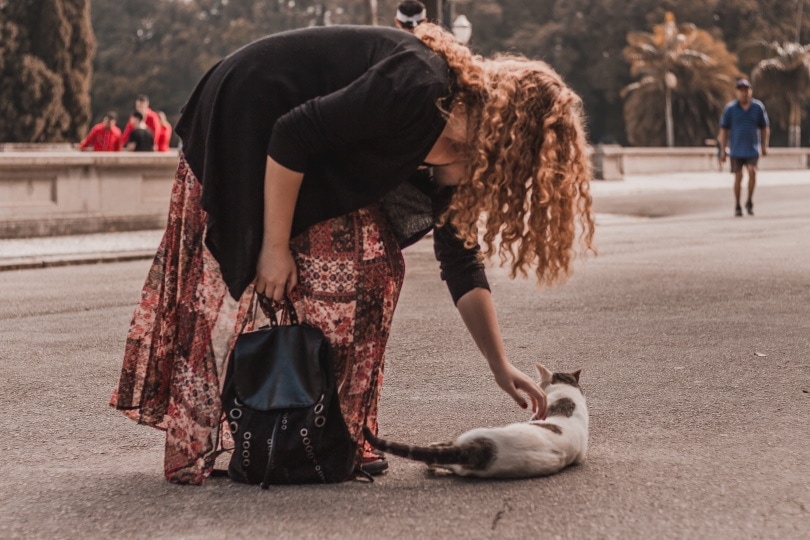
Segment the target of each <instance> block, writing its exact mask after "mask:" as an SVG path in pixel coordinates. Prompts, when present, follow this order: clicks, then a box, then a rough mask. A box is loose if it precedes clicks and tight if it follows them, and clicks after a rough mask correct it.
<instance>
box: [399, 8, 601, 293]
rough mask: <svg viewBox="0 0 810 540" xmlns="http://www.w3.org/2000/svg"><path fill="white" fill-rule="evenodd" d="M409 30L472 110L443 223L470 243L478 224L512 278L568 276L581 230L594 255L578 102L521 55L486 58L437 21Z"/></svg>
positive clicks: (545, 68)
mask: <svg viewBox="0 0 810 540" xmlns="http://www.w3.org/2000/svg"><path fill="white" fill-rule="evenodd" d="M415 34H416V35H417V36H418V37H419V38H420V39H422V41H424V42H425V43H426V44H427V45H428V46H429V47H430V48H431V49H433V50H434V51H436V52H437V53H438V54H440V55H442V56H443V57H444V58H445V60H446V61H447V63H448V65H449V66H450V69H451V70H453V72H454V74H455V75H456V84H457V86H458V89H457V94H456V100H457V101H460V102H461V103H463V104H464V106H465V109H466V111H467V113H468V123H467V130H468V133H467V155H466V156H465V157H466V158H467V159H466V163H467V165H466V169H467V170H466V174H465V175H464V177H463V178H462V180H461V181H460V183H459V185H458V186H457V188H456V191H455V194H454V195H453V198H452V201H451V203H450V206H449V208H448V209H447V212H446V213H445V215H444V216H442V220H441V221H447V220H449V221H450V222H451V223H452V224H453V225H454V226H455V227H456V229H457V231H458V235H459V237H460V238H462V239H464V240H465V243H466V244H467V245H468V246H473V245H475V244H476V243H477V241H478V230H479V223H480V225H481V227H482V228H483V235H482V238H483V244H484V245H483V254H484V255H485V256H486V257H492V256H493V255H495V254H496V253H497V254H498V256H499V258H500V261H501V264H502V265H506V264H509V266H510V270H511V271H510V276H511V277H513V278H514V277H516V276H517V275H518V274H520V275H522V276H524V277H526V276H527V275H528V272H529V271H531V270H533V271H534V273H535V274H536V276H537V281H538V283H539V284H541V285H542V284H552V283H554V282H555V281H557V280H558V279H560V278H564V277H567V276H568V275H569V274H570V272H571V262H572V259H573V256H574V254H575V248H574V240H575V238H576V235H577V232H576V229H577V226H579V227H580V229H581V231H580V240H581V244H582V246H584V248H585V249H586V250H591V251H594V248H593V234H594V220H593V215H592V211H591V203H592V201H591V195H590V188H589V185H590V179H591V177H592V173H591V165H590V158H589V156H588V153H587V142H586V138H585V127H584V119H583V112H582V100H581V99H580V98H579V96H578V95H577V94H576V93H575V92H574V91H573V90H571V89H570V88H569V87H568V86H567V85H566V84H565V83H564V82H563V80H562V78H561V77H560V76H559V75H558V74H557V73H556V72H555V71H554V70H553V69H552V68H551V67H550V66H549V65H548V64H546V63H544V62H541V61H538V60H529V59H527V58H524V57H522V56H517V55H500V56H497V57H495V58H492V59H487V60H484V59H483V58H481V57H479V56H474V55H473V54H472V53H471V52H470V51H469V49H467V48H466V47H465V46H463V45H461V44H459V43H457V42H456V41H455V39H453V36H452V35H451V34H449V33H448V32H445V31H443V30H441V29H440V28H438V27H437V26H435V25H431V24H421V25H419V26H418V27H417V28H416V31H415Z"/></svg>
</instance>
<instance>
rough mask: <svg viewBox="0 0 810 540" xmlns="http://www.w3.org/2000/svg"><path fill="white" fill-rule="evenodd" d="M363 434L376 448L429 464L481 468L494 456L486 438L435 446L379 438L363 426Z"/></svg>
mask: <svg viewBox="0 0 810 540" xmlns="http://www.w3.org/2000/svg"><path fill="white" fill-rule="evenodd" d="M363 434H364V435H365V437H366V441H368V443H369V444H370V445H371V446H373V447H374V448H377V449H378V450H382V451H383V452H388V453H389V454H393V455H395V456H399V457H403V458H406V459H413V460H416V461H422V462H424V463H427V464H429V465H461V466H463V467H465V468H468V469H472V470H483V469H486V468H487V466H488V465H489V464H490V463H491V462H492V460H493V459H494V458H495V443H493V442H492V441H491V440H490V439H486V438H480V439H475V440H473V441H470V442H468V443H465V444H463V445H460V446H456V445H455V444H453V443H446V444H442V445H436V446H410V445H407V444H402V443H397V442H391V441H386V440H385V439H380V438H379V437H377V436H375V435H374V434H373V433H372V432H371V430H370V429H368V428H367V427H365V426H364V427H363Z"/></svg>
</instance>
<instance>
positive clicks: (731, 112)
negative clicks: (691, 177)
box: [720, 79, 771, 217]
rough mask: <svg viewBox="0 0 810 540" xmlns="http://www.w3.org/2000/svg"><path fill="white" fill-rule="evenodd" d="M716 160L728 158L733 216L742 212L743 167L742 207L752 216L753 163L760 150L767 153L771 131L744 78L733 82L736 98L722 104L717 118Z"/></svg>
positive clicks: (755, 181) (763, 107) (738, 215)
mask: <svg viewBox="0 0 810 540" xmlns="http://www.w3.org/2000/svg"><path fill="white" fill-rule="evenodd" d="M720 128H721V129H720V162H721V163H724V162H725V161H726V156H727V155H728V156H729V157H730V158H731V172H733V173H734V198H735V200H736V202H737V206H736V208H735V215H736V216H737V217H740V216H742V215H743V213H742V207H740V192H741V191H742V177H743V167H744V168H745V169H746V170H747V171H748V200H747V201H746V203H745V209H746V211H747V212H748V215H751V216H753V215H754V200H753V199H754V187H755V186H756V183H757V162H758V161H759V156H760V153H761V154H762V155H763V156H767V155H768V139H769V138H770V134H771V130H770V127H769V123H768V114H767V113H766V112H765V105H763V104H762V102H761V101H759V100H757V99H753V98H752V90H751V83H750V82H748V80H747V79H740V80H738V81H737V99H735V100H734V101H732V102H731V103H729V104H728V105H726V107H725V109H723V115H722V116H721V117H720Z"/></svg>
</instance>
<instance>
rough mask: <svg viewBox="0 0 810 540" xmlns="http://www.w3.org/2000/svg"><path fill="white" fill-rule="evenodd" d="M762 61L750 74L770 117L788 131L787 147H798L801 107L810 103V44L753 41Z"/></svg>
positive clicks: (799, 141)
mask: <svg viewBox="0 0 810 540" xmlns="http://www.w3.org/2000/svg"><path fill="white" fill-rule="evenodd" d="M752 49H756V50H758V51H759V57H760V58H761V60H760V61H759V62H758V63H757V64H756V66H754V69H753V71H752V73H751V76H752V79H753V83H754V85H755V88H756V90H757V92H758V93H760V94H761V95H762V97H763V98H764V99H765V100H766V102H768V103H769V109H770V111H771V116H772V117H773V118H774V119H776V121H777V122H778V123H779V125H780V127H782V128H784V129H787V131H788V146H800V145H801V122H802V117H803V116H805V115H804V111H803V110H802V106H803V105H805V104H806V103H807V102H808V101H810V45H800V44H798V43H784V44H780V43H776V42H773V43H765V42H762V41H760V42H755V43H754V44H753V45H752V46H749V47H748V48H747V49H746V50H747V51H751V50H752Z"/></svg>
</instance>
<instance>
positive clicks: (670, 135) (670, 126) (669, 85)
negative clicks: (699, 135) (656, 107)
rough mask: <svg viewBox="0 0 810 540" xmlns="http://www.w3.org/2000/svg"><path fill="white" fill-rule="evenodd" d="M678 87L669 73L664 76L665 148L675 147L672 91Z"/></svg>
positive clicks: (676, 79) (673, 75)
mask: <svg viewBox="0 0 810 540" xmlns="http://www.w3.org/2000/svg"><path fill="white" fill-rule="evenodd" d="M677 85H678V78H677V77H676V76H675V74H674V73H672V72H671V71H667V72H666V73H665V74H664V86H665V87H666V116H665V118H664V122H665V123H666V125H667V146H668V147H670V148H672V147H673V146H675V126H674V122H673V121H672V90H673V89H674V88H675V87H676V86H677Z"/></svg>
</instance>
